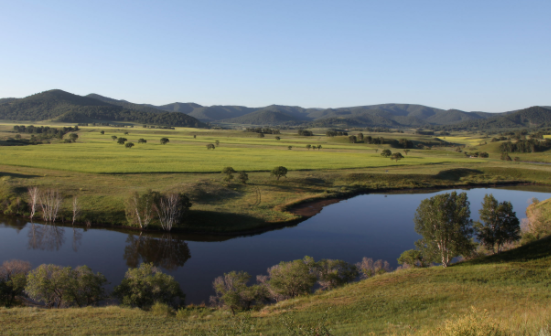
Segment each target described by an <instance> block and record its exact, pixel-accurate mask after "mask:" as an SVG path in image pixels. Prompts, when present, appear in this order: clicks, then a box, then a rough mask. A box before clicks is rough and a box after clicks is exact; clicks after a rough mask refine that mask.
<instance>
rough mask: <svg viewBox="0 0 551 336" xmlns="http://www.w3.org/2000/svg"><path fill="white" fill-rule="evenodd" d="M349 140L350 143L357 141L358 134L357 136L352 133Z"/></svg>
mask: <svg viewBox="0 0 551 336" xmlns="http://www.w3.org/2000/svg"><path fill="white" fill-rule="evenodd" d="M348 141H349V142H350V143H356V141H357V139H356V136H355V135H350V136H349V137H348Z"/></svg>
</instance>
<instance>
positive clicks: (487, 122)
mask: <svg viewBox="0 0 551 336" xmlns="http://www.w3.org/2000/svg"><path fill="white" fill-rule="evenodd" d="M534 126H543V127H551V109H549V108H544V107H540V106H533V107H529V108H526V109H523V110H518V111H516V112H505V113H499V114H498V113H494V114H493V115H492V116H491V117H489V118H486V119H481V120H471V121H466V122H461V123H458V124H454V125H445V126H441V127H440V128H442V129H450V130H464V129H474V128H476V129H480V130H485V129H492V128H494V129H495V128H518V127H534Z"/></svg>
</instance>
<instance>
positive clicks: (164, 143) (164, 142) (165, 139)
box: [161, 138, 170, 145]
mask: <svg viewBox="0 0 551 336" xmlns="http://www.w3.org/2000/svg"><path fill="white" fill-rule="evenodd" d="M169 141H170V140H168V138H161V145H166V144H167V143H168V142H169Z"/></svg>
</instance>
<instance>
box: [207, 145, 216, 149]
mask: <svg viewBox="0 0 551 336" xmlns="http://www.w3.org/2000/svg"><path fill="white" fill-rule="evenodd" d="M215 148H216V147H214V145H213V144H208V145H207V149H215Z"/></svg>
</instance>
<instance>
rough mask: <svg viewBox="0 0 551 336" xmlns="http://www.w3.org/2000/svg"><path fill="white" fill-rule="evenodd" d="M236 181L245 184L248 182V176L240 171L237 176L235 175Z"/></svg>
mask: <svg viewBox="0 0 551 336" xmlns="http://www.w3.org/2000/svg"><path fill="white" fill-rule="evenodd" d="M237 179H238V180H239V181H241V183H243V184H247V181H248V180H249V174H247V173H246V172H244V171H240V172H239V175H237Z"/></svg>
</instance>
